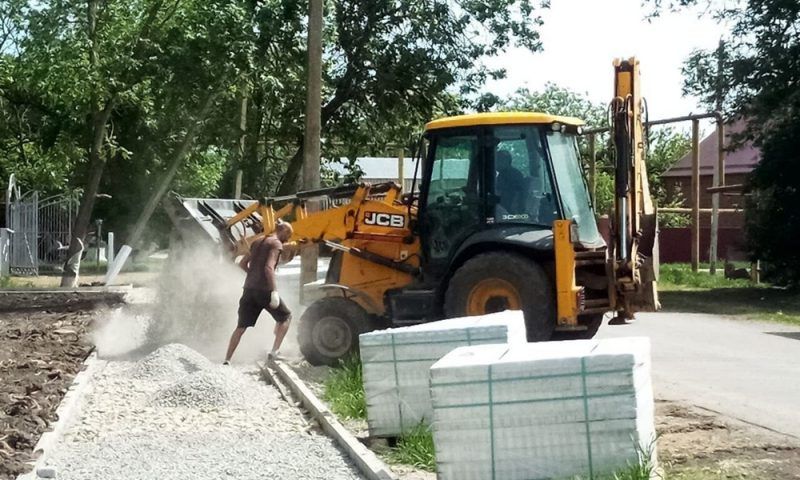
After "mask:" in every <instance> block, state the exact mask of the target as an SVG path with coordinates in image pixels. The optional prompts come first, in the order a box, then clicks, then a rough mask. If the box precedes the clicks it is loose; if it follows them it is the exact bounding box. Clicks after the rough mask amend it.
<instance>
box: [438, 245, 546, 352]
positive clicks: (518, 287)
mask: <svg viewBox="0 0 800 480" xmlns="http://www.w3.org/2000/svg"><path fill="white" fill-rule="evenodd" d="M444 308H445V314H446V315H447V317H448V318H453V317H463V316H472V315H485V314H487V313H494V312H500V311H503V310H522V312H523V313H524V315H525V330H526V331H527V340H528V341H529V342H539V341H544V340H550V337H551V336H552V335H553V330H554V329H555V327H556V306H555V294H554V293H553V285H552V281H551V280H550V278H549V277H548V276H547V274H546V273H545V272H544V270H542V268H541V267H540V266H539V265H538V264H536V262H535V261H533V260H531V259H529V258H527V257H525V256H522V255H518V254H516V253H509V252H491V253H484V254H481V255H477V256H475V257H474V258H471V259H469V260H467V262H466V263H464V265H462V266H461V267H460V268H459V269H458V270H456V272H455V274H453V277H452V278H451V279H450V283H449V285H448V287H447V292H446V294H445V302H444Z"/></svg>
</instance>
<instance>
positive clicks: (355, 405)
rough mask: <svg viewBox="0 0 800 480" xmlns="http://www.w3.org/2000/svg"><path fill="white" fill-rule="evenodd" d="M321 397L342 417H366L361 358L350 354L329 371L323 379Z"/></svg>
mask: <svg viewBox="0 0 800 480" xmlns="http://www.w3.org/2000/svg"><path fill="white" fill-rule="evenodd" d="M323 398H324V399H325V400H326V401H327V402H328V403H329V404H330V406H331V410H333V413H335V414H336V415H339V416H340V417H344V418H367V403H366V400H365V399H364V381H363V379H362V376H361V359H360V358H358V356H357V355H351V356H349V357H347V358H345V359H344V360H342V361H341V362H340V364H339V367H338V368H335V369H333V370H332V371H331V375H330V377H328V379H327V380H325V390H324V393H323Z"/></svg>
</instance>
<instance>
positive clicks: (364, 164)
mask: <svg viewBox="0 0 800 480" xmlns="http://www.w3.org/2000/svg"><path fill="white" fill-rule="evenodd" d="M356 162H357V163H358V166H360V167H361V170H362V171H363V172H364V175H363V176H362V177H361V178H363V179H364V180H366V181H369V180H386V179H393V178H398V173H399V169H398V163H397V157H358V158H357V159H356ZM415 163H416V162H414V160H413V159H411V158H406V159H405V160H404V161H403V177H404V178H408V179H411V178H413V177H414V167H415ZM328 167H329V168H330V169H331V170H333V171H335V172H339V173H341V174H344V173H346V169H345V166H344V164H342V163H339V162H331V163H329V164H328ZM417 177H419V173H418V174H417Z"/></svg>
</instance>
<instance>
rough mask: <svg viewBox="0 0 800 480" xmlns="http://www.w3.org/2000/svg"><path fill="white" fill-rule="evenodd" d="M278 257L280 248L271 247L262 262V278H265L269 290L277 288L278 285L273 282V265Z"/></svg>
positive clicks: (274, 265)
mask: <svg viewBox="0 0 800 480" xmlns="http://www.w3.org/2000/svg"><path fill="white" fill-rule="evenodd" d="M280 257H281V250H280V248H276V247H272V248H270V249H269V252H267V260H266V261H265V262H264V278H266V280H267V289H269V290H270V291H271V292H275V291H277V290H278V286H277V284H276V283H275V267H276V266H277V265H278V260H280Z"/></svg>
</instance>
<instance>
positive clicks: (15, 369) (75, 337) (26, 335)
mask: <svg viewBox="0 0 800 480" xmlns="http://www.w3.org/2000/svg"><path fill="white" fill-rule="evenodd" d="M91 321H92V313H90V312H87V311H72V312H58V313H57V312H13V313H9V312H4V313H0V340H1V341H0V378H2V383H0V480H6V479H13V478H16V475H17V474H19V473H22V472H24V471H27V470H28V467H27V465H26V462H28V461H30V460H31V459H32V458H31V452H32V450H33V447H34V446H35V445H36V442H37V441H38V439H39V436H40V435H41V434H42V432H44V431H46V430H47V429H48V425H49V424H50V423H51V422H53V421H55V420H56V415H55V410H56V408H58V405H59V403H60V401H61V398H62V397H63V395H64V393H65V392H66V389H67V388H68V387H69V385H70V383H71V382H72V379H73V378H74V377H75V375H76V374H77V373H78V371H79V369H80V368H81V363H82V362H83V360H84V359H85V358H86V356H87V355H88V354H89V352H90V351H91V346H90V345H89V343H88V341H87V335H86V333H87V330H88V328H89V325H90V323H91Z"/></svg>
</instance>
